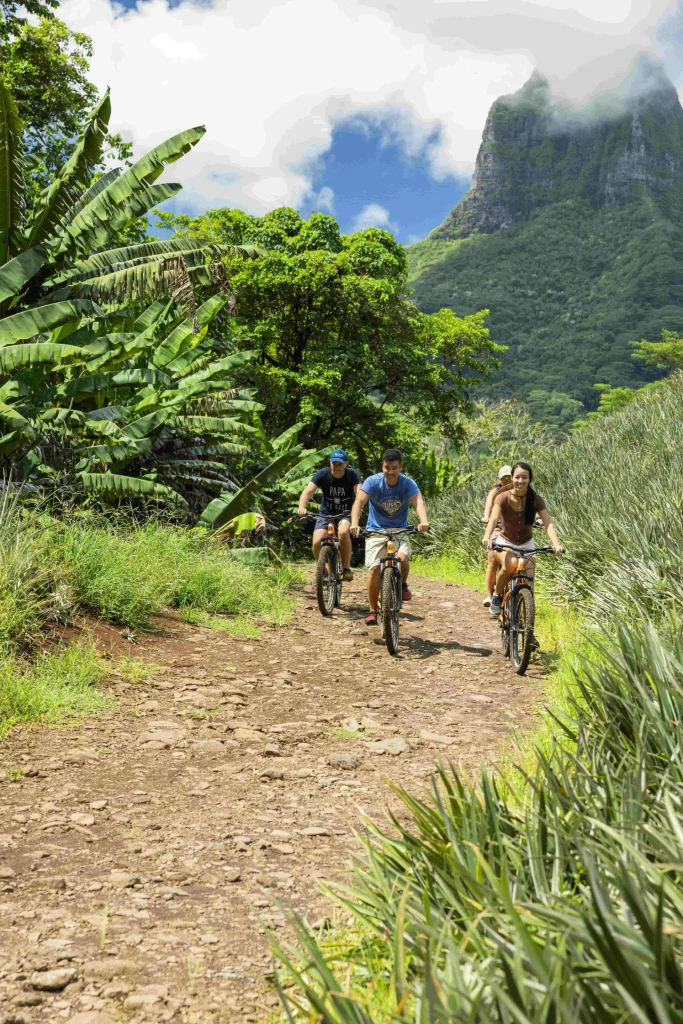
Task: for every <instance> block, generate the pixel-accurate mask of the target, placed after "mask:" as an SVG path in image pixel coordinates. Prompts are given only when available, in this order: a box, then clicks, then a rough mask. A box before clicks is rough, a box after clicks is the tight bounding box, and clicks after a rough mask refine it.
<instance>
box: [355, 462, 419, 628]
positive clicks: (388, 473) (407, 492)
mask: <svg viewBox="0 0 683 1024" xmlns="http://www.w3.org/2000/svg"><path fill="white" fill-rule="evenodd" d="M402 466H403V455H402V454H401V452H400V451H399V450H398V449H397V448H389V449H387V451H385V453H384V455H383V456H382V472H381V473H375V474H374V476H369V477H368V478H367V480H364V481H363V483H362V484H361V486H360V488H359V490H358V493H357V495H356V500H355V502H354V505H353V509H352V510H351V533H352V534H353V535H354V536H355V537H357V536H359V534H360V532H361V531H360V517H361V513H362V511H363V509H364V508H365V506H366V505H367V504H368V502H369V503H370V509H369V512H368V522H367V527H366V530H367V532H370V533H374V532H376V531H382V530H388V529H392V528H393V529H396V530H401V529H406V528H407V526H408V509H409V506H410V505H412V506H413V508H414V509H415V510H416V512H417V514H418V517H419V520H420V523H419V526H418V530H419V531H420V533H424V532H425V531H426V530H428V529H429V522H428V521H427V509H426V507H425V503H424V498H423V497H422V495H421V493H420V488H419V487H418V486H417V484H416V483H415V481H414V480H413V479H411V477H409V476H406V475H405V474H404V473H402V472H401V469H402ZM397 540H398V545H397V547H398V551H397V553H398V557H399V559H400V561H401V577H402V580H403V600H404V601H410V599H411V597H412V596H413V595H412V594H411V593H410V590H409V589H408V573H409V571H410V541H409V540H408V536H407V534H403V535H401V536H400V538H397ZM386 547H387V537H386V535H385V534H383V533H381V532H378V533H377V536H376V537H372V536H370V537H366V540H365V566H366V568H367V569H368V570H369V572H368V604H369V605H370V611H369V614H368V615H367V617H366V619H365V624H366V626H376V625H377V602H378V600H379V569H380V564H379V563H380V559H381V558H383V557H384V555H385V553H386Z"/></svg>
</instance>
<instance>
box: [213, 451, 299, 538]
mask: <svg viewBox="0 0 683 1024" xmlns="http://www.w3.org/2000/svg"><path fill="white" fill-rule="evenodd" d="M300 453H301V447H300V446H297V447H296V448H292V449H290V450H289V451H287V452H283V453H282V455H279V456H278V457H277V458H276V459H275V460H274V461H273V462H271V463H270V465H268V466H266V467H265V469H262V470H261V472H260V473H257V474H256V476H255V477H253V478H252V479H251V480H250V481H249V483H248V484H247V485H246V486H245V487H242V488H241V489H240V490H239V491H237V493H236V494H234V495H232V496H231V497H230V498H227V499H226V498H222V497H221V498H214V499H213V501H212V502H210V503H209V504H208V505H207V506H206V508H205V509H204V511H203V512H202V516H201V518H202V522H204V523H206V524H207V525H208V526H210V527H212V529H214V530H218V529H220V528H221V527H222V526H225V525H226V523H228V522H229V521H230V520H231V519H234V518H235V516H238V515H241V514H242V513H243V512H247V511H249V508H248V506H249V505H250V504H251V502H252V500H253V498H254V496H255V495H256V494H258V492H259V491H260V490H261V489H262V488H263V487H265V486H267V485H268V484H269V483H271V481H273V480H275V479H276V478H277V477H278V476H279V475H280V474H281V473H282V472H283V471H284V470H285V469H286V468H287V467H288V466H290V465H291V464H292V463H293V462H294V461H295V459H296V458H297V457H298V456H299V454H300Z"/></svg>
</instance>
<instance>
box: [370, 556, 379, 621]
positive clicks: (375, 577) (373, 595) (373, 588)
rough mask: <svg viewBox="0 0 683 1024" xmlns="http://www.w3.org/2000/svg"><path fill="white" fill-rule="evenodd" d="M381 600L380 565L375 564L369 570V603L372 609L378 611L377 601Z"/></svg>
mask: <svg viewBox="0 0 683 1024" xmlns="http://www.w3.org/2000/svg"><path fill="white" fill-rule="evenodd" d="M378 601H379V566H378V565H373V567H372V569H370V571H369V572H368V604H369V605H370V611H371V612H376V611H377V602H378Z"/></svg>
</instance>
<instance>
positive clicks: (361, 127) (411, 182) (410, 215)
mask: <svg viewBox="0 0 683 1024" xmlns="http://www.w3.org/2000/svg"><path fill="white" fill-rule="evenodd" d="M468 184H469V177H468V176H466V175H463V174H459V175H457V176H452V175H449V176H448V177H446V178H445V179H444V180H441V181H439V180H436V178H435V177H434V174H433V172H432V169H431V167H430V162H429V158H428V155H427V152H426V151H425V149H424V148H423V149H421V150H420V151H419V152H418V153H416V154H409V153H406V150H405V148H404V147H402V146H401V145H399V144H398V143H397V142H395V141H391V140H387V139H386V135H385V133H384V131H383V130H382V129H380V128H378V127H376V126H374V125H371V124H367V123H364V122H363V121H361V120H359V119H357V118H355V119H354V120H352V121H350V122H347V123H342V124H340V125H338V126H337V127H335V128H334V130H333V133H332V145H331V146H330V149H329V150H328V151H327V152H326V153H325V154H324V156H323V157H321V158H320V160H319V161H318V162H317V168H316V171H315V173H314V174H313V187H314V189H315V191H316V193H317V194H318V195H320V193H321V191H322V190H324V189H331V191H332V193H333V196H334V197H333V199H332V204H331V212H332V213H333V214H334V216H335V217H336V218H337V220H338V221H339V225H340V227H341V230H342V231H343V232H344V233H347V232H349V231H352V230H354V227H356V226H357V225H358V221H359V218H360V221H361V223H366V222H368V221H370V220H374V221H375V222H376V225H377V226H381V227H387V228H389V230H391V231H393V233H394V235H395V236H396V238H397V239H398V240H399V241H400V242H403V243H404V244H409V243H410V242H415V241H418V240H419V239H422V238H424V237H425V236H426V235H428V234H429V232H430V231H431V230H432V228H435V227H436V226H437V225H438V224H440V223H441V222H442V221H443V220H444V218H445V216H446V214H447V213H448V212H449V210H451V209H452V208H453V207H454V206H455V204H456V203H457V202H458V200H459V199H460V198H461V196H463V195H464V193H465V191H466V189H467V187H468ZM325 196H326V193H324V192H323V197H325ZM316 207H317V208H318V209H320V203H319V202H316V200H315V198H312V199H307V200H306V201H305V202H304V203H303V204H302V207H301V212H302V214H308V213H309V212H310V210H312V209H315V208H316ZM375 207H377V208H378V209H377V210H376V209H374V208H375ZM380 211H385V212H386V217H387V221H386V224H384V223H382V220H383V215H382V214H381V213H380ZM373 213H375V214H378V213H379V214H380V215H379V216H375V217H373Z"/></svg>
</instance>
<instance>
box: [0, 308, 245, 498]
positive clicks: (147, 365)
mask: <svg viewBox="0 0 683 1024" xmlns="http://www.w3.org/2000/svg"><path fill="white" fill-rule="evenodd" d="M227 301H228V296H227V295H225V294H218V295H214V296H212V297H211V298H209V299H208V300H207V301H206V302H204V303H203V304H202V305H201V306H200V307H199V308H198V309H197V311H196V314H195V315H193V316H191V317H185V318H183V317H182V315H181V314H180V315H179V314H178V312H177V307H176V305H175V303H174V302H173V300H172V299H169V300H166V301H164V300H156V301H155V302H154V303H152V304H151V305H150V306H148V307H147V308H146V309H145V310H144V311H143V312H142V313H141V314H140V316H139V317H137V318H136V319H135V320H132V318H130V314H127V313H126V311H121V312H120V313H119V314H117V316H116V317H115V323H112V322H111V320H107V319H101V320H99V321H97V322H96V323H94V324H93V323H88V324H87V325H85V326H83V327H80V328H79V329H78V330H76V331H74V332H72V333H71V334H69V335H68V337H67V341H66V343H63V342H62V341H61V340H60V338H61V337H62V335H61V334H60V331H59V330H56V331H54V332H53V333H52V335H51V338H50V341H48V342H44V343H38V344H35V343H34V344H26V345H22V344H17V345H11V346H7V347H5V348H0V372H3V373H5V374H7V375H8V380H7V381H6V383H5V385H4V386H3V387H2V388H0V395H2V399H0V421H2V422H3V423H4V424H5V425H6V427H7V428H11V429H9V430H8V432H7V433H6V434H4V435H3V436H2V437H0V460H9V459H10V458H11V459H12V461H13V463H14V465H15V467H16V468H17V469H18V472H19V474H20V475H21V476H22V477H23V479H24V480H27V481H29V482H32V483H41V482H44V483H46V482H49V481H50V480H52V481H53V482H60V483H66V482H68V478H69V475H70V473H71V474H72V475H73V477H74V480H75V482H77V483H78V484H80V485H81V486H82V487H84V488H85V489H86V490H91V491H96V492H100V493H101V492H108V493H110V494H116V495H121V496H130V495H152V496H156V497H158V498H163V499H166V500H169V501H172V502H174V503H176V504H181V505H185V504H187V498H188V496H189V494H190V493H192V492H201V493H208V494H209V495H210V494H212V493H222V492H226V491H231V490H237V489H238V487H239V484H238V483H237V481H236V480H235V478H234V476H233V475H232V473H231V472H230V471H229V469H228V468H227V467H228V466H229V465H231V464H232V465H239V463H240V461H243V460H244V459H245V458H246V457H247V456H248V454H249V448H248V446H247V443H248V441H249V439H250V437H251V436H252V435H254V434H255V433H256V429H255V427H253V426H252V425H251V424H250V423H249V422H246V418H247V417H248V416H250V415H251V414H253V413H254V412H258V411H259V410H261V409H262V408H263V406H262V405H260V404H259V403H258V402H256V401H254V398H253V395H254V391H253V389H250V388H239V387H235V384H234V376H233V375H234V371H235V370H236V369H237V368H238V367H240V366H242V365H244V364H245V363H248V362H249V360H250V359H251V358H252V357H253V355H254V353H251V352H233V353H229V352H225V351H221V345H223V346H225V343H224V342H222V343H221V342H218V341H215V340H212V339H211V338H210V337H209V336H208V333H207V332H208V328H209V325H210V322H211V320H212V319H213V317H214V316H215V315H216V314H217V313H218V312H219V311H220V309H222V308H223V306H224V305H225V304H226V302H227ZM195 320H196V322H197V323H198V324H199V327H200V329H199V330H198V331H196V332H195V331H194V326H193V324H194V321H195ZM112 326H115V327H116V328H117V329H116V330H111V327H112ZM22 449H23V452H22ZM18 456H21V457H18Z"/></svg>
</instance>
